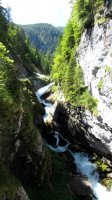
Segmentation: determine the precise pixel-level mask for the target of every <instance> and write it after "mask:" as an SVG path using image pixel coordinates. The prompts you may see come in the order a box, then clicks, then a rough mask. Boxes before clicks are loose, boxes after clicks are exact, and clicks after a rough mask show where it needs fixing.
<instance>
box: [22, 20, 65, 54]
mask: <svg viewBox="0 0 112 200" xmlns="http://www.w3.org/2000/svg"><path fill="white" fill-rule="evenodd" d="M21 27H22V28H23V29H24V31H25V33H26V35H27V36H28V38H29V39H30V41H31V43H32V44H33V45H34V46H35V47H36V48H38V49H40V50H41V51H42V52H43V53H47V54H52V53H53V52H54V50H55V48H56V46H57V44H58V40H59V38H60V37H61V35H62V33H63V30H64V28H63V27H54V26H53V25H51V24H44V23H40V24H31V25H21Z"/></svg>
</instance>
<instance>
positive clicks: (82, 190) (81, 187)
mask: <svg viewBox="0 0 112 200" xmlns="http://www.w3.org/2000/svg"><path fill="white" fill-rule="evenodd" d="M69 188H70V191H71V193H72V195H73V197H75V198H76V197H79V198H80V199H85V200H92V195H93V191H92V184H91V183H90V182H89V180H88V179H87V177H85V176H83V175H76V176H74V177H72V178H71V180H70V183H69Z"/></svg>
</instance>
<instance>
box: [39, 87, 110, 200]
mask: <svg viewBox="0 0 112 200" xmlns="http://www.w3.org/2000/svg"><path fill="white" fill-rule="evenodd" d="M52 85H54V83H50V84H48V85H47V86H45V87H42V88H41V89H39V90H38V91H37V92H36V96H37V98H38V100H39V101H40V103H42V104H44V106H45V111H46V112H45V115H44V116H43V119H44V121H46V120H47V117H48V115H49V112H51V113H52V110H53V105H52V104H51V103H46V101H45V100H43V99H42V98H41V96H42V95H43V94H45V93H46V92H48V91H49V90H50V88H51V87H52ZM54 138H55V141H56V142H55V145H51V144H49V143H48V142H46V145H47V146H48V147H49V148H50V149H51V150H53V151H55V152H60V153H62V152H65V151H67V150H68V151H69V152H70V153H71V155H72V156H73V158H74V162H75V164H76V166H77V169H78V170H79V171H80V172H81V174H83V175H86V176H87V177H88V180H89V181H90V182H91V184H92V187H93V193H94V196H95V197H96V198H94V197H93V200H94V199H97V200H106V199H107V200H112V191H108V190H107V188H106V187H104V186H103V185H101V184H100V178H99V174H98V172H97V165H96V164H95V163H92V162H91V161H90V159H89V155H88V154H86V153H74V152H72V151H70V150H69V149H68V146H69V144H70V142H69V141H68V140H66V139H64V138H63V137H62V136H61V134H60V133H58V132H55V134H54Z"/></svg>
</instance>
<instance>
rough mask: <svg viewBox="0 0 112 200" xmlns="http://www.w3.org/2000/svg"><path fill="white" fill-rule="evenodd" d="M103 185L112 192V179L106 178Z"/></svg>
mask: <svg viewBox="0 0 112 200" xmlns="http://www.w3.org/2000/svg"><path fill="white" fill-rule="evenodd" d="M101 183H102V185H104V186H105V187H106V188H107V189H108V190H109V191H112V178H108V177H107V178H104V179H103V180H102V181H101Z"/></svg>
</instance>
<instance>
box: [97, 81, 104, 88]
mask: <svg viewBox="0 0 112 200" xmlns="http://www.w3.org/2000/svg"><path fill="white" fill-rule="evenodd" d="M102 87H103V79H101V80H100V81H99V83H98V90H101V89H102Z"/></svg>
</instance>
